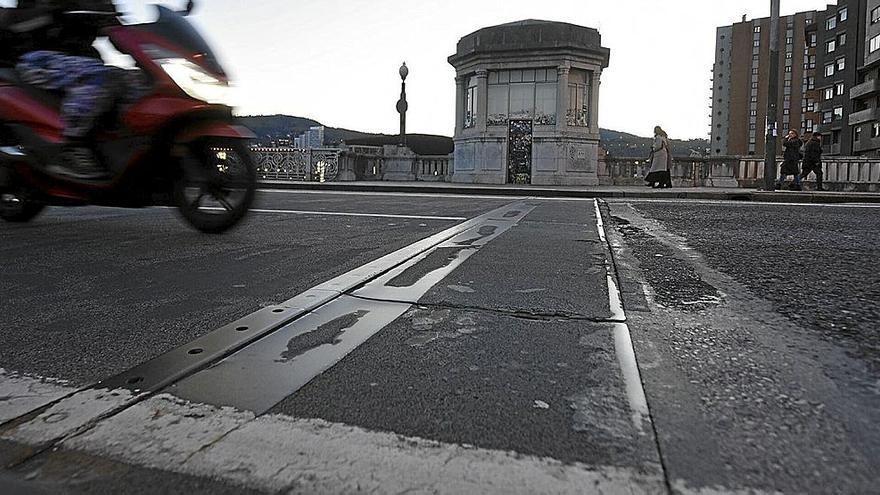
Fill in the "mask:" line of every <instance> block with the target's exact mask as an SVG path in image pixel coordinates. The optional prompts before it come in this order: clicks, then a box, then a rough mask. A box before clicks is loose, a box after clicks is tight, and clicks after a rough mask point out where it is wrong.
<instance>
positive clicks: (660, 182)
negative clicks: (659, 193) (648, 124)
mask: <svg viewBox="0 0 880 495" xmlns="http://www.w3.org/2000/svg"><path fill="white" fill-rule="evenodd" d="M671 163H672V152H671V151H670V150H669V136H668V135H667V134H666V131H664V130H663V129H662V128H661V127H660V126H659V125H658V126H657V127H655V128H654V143H653V144H652V145H651V170H649V171H648V175H646V176H645V182H647V183H648V185H649V186H651V187H653V188H654V189H659V188H664V187H672V177H671V176H670V168H671V167H670V165H671Z"/></svg>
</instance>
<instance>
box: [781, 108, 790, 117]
mask: <svg viewBox="0 0 880 495" xmlns="http://www.w3.org/2000/svg"><path fill="white" fill-rule="evenodd" d="M782 115H791V110H790V109H788V108H785V109H783V110H782Z"/></svg>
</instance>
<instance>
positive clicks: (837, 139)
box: [831, 131, 840, 144]
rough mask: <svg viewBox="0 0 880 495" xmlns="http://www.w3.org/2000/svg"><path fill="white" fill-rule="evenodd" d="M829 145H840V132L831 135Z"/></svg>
mask: <svg viewBox="0 0 880 495" xmlns="http://www.w3.org/2000/svg"><path fill="white" fill-rule="evenodd" d="M831 144H840V131H834V132H832V133H831Z"/></svg>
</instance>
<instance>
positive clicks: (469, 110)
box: [464, 77, 477, 129]
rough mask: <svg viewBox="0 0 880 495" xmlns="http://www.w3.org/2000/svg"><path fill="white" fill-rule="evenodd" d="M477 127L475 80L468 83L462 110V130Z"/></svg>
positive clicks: (472, 79) (473, 78) (471, 79)
mask: <svg viewBox="0 0 880 495" xmlns="http://www.w3.org/2000/svg"><path fill="white" fill-rule="evenodd" d="M475 125H477V78H476V77H472V78H470V80H469V81H468V87H467V99H466V101H465V108H464V128H465V129H470V128H471V127H474V126H475Z"/></svg>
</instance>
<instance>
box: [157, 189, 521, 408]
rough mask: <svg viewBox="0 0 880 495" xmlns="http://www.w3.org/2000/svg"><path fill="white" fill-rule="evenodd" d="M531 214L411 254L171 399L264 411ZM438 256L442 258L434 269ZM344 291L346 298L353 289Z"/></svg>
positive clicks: (470, 226)
mask: <svg viewBox="0 0 880 495" xmlns="http://www.w3.org/2000/svg"><path fill="white" fill-rule="evenodd" d="M533 208H534V206H529V205H526V204H525V203H517V204H513V205H510V206H507V207H504V208H501V209H498V210H495V211H493V212H490V213H487V214H486V215H482V216H481V217H479V218H477V219H474V220H472V221H470V222H467V223H466V224H463V225H462V226H459V230H460V231H459V233H458V234H457V235H455V236H454V237H451V238H449V239H448V240H445V241H444V242H442V243H439V244H435V245H434V246H432V248H431V249H430V250H427V251H423V252H421V253H416V255H415V256H411V257H410V258H409V259H408V260H407V261H406V262H405V263H403V264H402V265H399V266H397V267H396V268H394V269H392V270H390V271H387V272H386V273H384V274H382V275H380V276H378V277H377V278H375V280H373V281H371V282H368V283H366V285H365V286H364V287H362V288H360V289H357V290H355V291H354V292H352V295H353V297H350V296H347V295H344V296H342V297H340V298H339V299H336V300H333V301H331V302H329V303H328V304H327V305H325V306H323V307H321V308H319V309H316V310H315V311H313V312H311V313H309V314H308V315H306V316H304V317H303V318H301V319H297V320H295V321H293V322H292V323H290V324H288V325H286V326H285V327H283V328H281V329H279V330H278V331H275V332H273V333H272V334H271V335H269V336H268V337H266V338H264V339H262V340H260V341H258V342H255V343H254V344H252V345H250V346H248V347H246V348H244V349H242V350H241V351H239V352H237V353H235V354H233V355H232V356H229V357H228V358H226V359H224V360H222V361H220V362H219V363H217V364H215V365H213V366H211V367H209V368H207V369H205V370H203V371H200V372H198V373H196V374H194V375H192V376H190V377H188V378H186V379H184V380H182V381H180V382H178V383H176V384H174V385H173V386H171V387H170V388H169V389H168V391H169V392H170V393H172V394H174V395H175V396H178V397H181V398H184V399H188V400H192V401H194V402H201V403H206V404H214V405H220V406H233V407H236V408H239V409H243V410H250V411H254V412H256V413H263V412H266V411H268V410H269V409H271V408H272V407H273V406H274V405H276V404H277V403H279V402H281V401H282V400H283V399H284V398H286V397H287V396H289V395H290V394H292V393H294V392H296V391H297V390H299V389H300V388H301V387H302V386H303V385H305V384H306V383H308V382H309V381H311V380H312V379H313V378H314V377H316V376H318V375H319V374H321V373H323V372H324V371H326V370H327V369H329V368H330V367H331V366H333V365H334V364H336V363H337V362H339V361H340V360H341V359H342V358H343V357H345V356H346V355H347V354H349V353H350V352H351V351H353V350H354V349H355V348H357V347H358V346H359V345H361V344H363V343H364V342H365V341H366V340H367V339H369V338H370V337H372V336H373V335H374V334H375V333H376V332H379V331H380V330H381V329H382V328H384V327H385V326H386V325H388V324H390V323H391V322H393V321H394V320H396V319H397V318H398V317H400V316H401V315H402V314H403V313H404V312H406V311H407V310H408V309H409V308H410V304H411V302H415V301H417V300H418V299H419V298H420V297H421V296H422V295H423V294H424V293H425V292H427V291H428V290H429V289H430V288H431V287H432V286H434V285H435V284H436V283H437V282H439V281H440V280H442V279H443V278H444V277H445V276H446V275H448V274H449V273H450V272H451V271H452V270H454V269H455V268H456V267H458V266H459V265H461V264H462V263H463V262H464V261H465V260H467V258H468V257H470V256H471V255H472V254H473V253H475V252H476V251H477V250H478V249H480V247H482V246H485V245H486V244H488V243H489V242H490V241H492V240H493V239H496V238H497V237H498V236H500V235H501V234H503V233H504V232H506V231H507V230H509V229H510V228H511V227H513V226H514V225H516V224H517V223H518V222H519V221H520V220H522V218H524V217H525V216H526V215H527V214H528V213H529V212H530V211H532V209H533ZM463 226H464V227H466V228H461V227H463ZM450 250H452V251H450ZM414 251H415V250H414ZM453 251H454V252H453ZM436 253H441V255H442V257H443V260H441V262H440V263H439V264H437V263H436V262H435V260H434V258H435V257H434V256H433V255H434V254H436ZM341 289H343V292H347V291H350V290H352V289H354V285H353V284H350V285H349V286H348V287H341Z"/></svg>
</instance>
